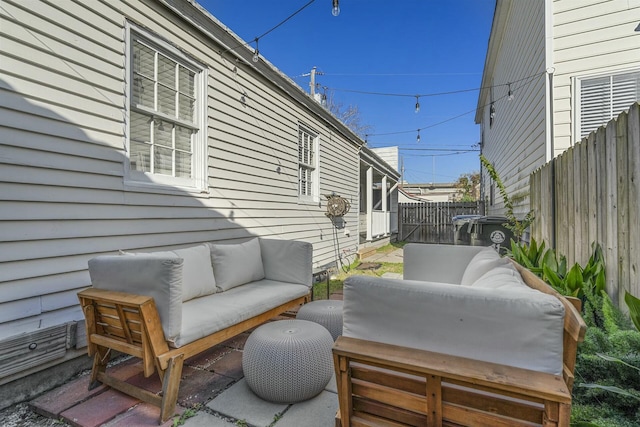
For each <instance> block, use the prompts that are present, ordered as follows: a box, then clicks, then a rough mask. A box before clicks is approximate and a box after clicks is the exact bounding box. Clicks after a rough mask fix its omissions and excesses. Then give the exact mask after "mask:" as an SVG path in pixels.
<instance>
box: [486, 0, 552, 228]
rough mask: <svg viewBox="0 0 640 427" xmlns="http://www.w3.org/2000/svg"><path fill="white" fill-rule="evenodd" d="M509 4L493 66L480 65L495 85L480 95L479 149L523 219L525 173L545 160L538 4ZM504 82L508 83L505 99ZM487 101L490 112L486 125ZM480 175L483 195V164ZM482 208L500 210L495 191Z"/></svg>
mask: <svg viewBox="0 0 640 427" xmlns="http://www.w3.org/2000/svg"><path fill="white" fill-rule="evenodd" d="M509 8H510V10H509V14H508V17H507V21H506V24H505V27H504V33H503V34H500V37H501V41H500V48H499V51H498V54H497V57H496V58H495V62H494V63H493V64H494V65H493V68H492V69H491V70H486V69H485V75H487V74H488V75H490V76H491V79H492V80H491V81H487V84H488V85H491V86H495V87H494V88H493V97H491V94H490V93H489V94H488V95H487V96H486V98H484V104H485V105H483V120H482V121H483V140H484V141H483V142H484V146H483V150H482V152H483V154H484V155H485V157H487V159H488V160H489V161H490V162H491V163H492V164H493V165H494V167H495V169H496V170H497V172H498V174H499V175H500V178H501V179H502V181H503V182H504V184H505V186H506V188H507V191H508V193H509V194H510V195H512V197H515V198H516V203H515V213H516V215H518V216H520V217H523V216H524V215H525V214H526V213H527V212H528V210H529V175H530V173H531V172H533V170H534V169H535V168H537V167H540V165H542V164H543V163H544V158H545V136H544V114H545V106H544V92H545V76H544V74H543V73H544V70H545V62H544V58H545V53H544V2H542V1H537V2H530V1H514V2H510V6H509ZM530 76H533V77H530ZM528 77H530V78H528ZM509 82H514V83H513V84H512V85H511V90H512V91H513V95H514V98H513V100H511V101H509V100H508V99H507V95H508V90H509V87H508V86H507V83H509ZM492 99H493V102H494V106H495V112H496V114H495V119H494V122H493V125H492V126H489V122H490V118H489V114H490V103H491V101H492ZM483 174H484V176H483V182H484V186H485V188H484V194H485V195H486V197H488V196H489V194H490V189H489V188H490V185H491V183H490V178H489V176H488V175H487V174H486V171H484V168H483ZM486 210H487V215H492V214H502V213H503V212H504V205H503V202H502V199H501V198H500V196H499V194H498V191H497V189H496V199H495V203H494V204H493V205H491V204H490V203H487V204H486Z"/></svg>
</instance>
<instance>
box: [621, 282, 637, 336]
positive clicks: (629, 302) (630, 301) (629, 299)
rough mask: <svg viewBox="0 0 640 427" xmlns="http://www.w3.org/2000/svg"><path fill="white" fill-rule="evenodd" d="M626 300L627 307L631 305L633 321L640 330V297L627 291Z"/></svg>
mask: <svg viewBox="0 0 640 427" xmlns="http://www.w3.org/2000/svg"><path fill="white" fill-rule="evenodd" d="M624 302H626V303H627V307H629V317H631V321H632V322H633V324H634V325H636V329H637V330H638V331H640V299H638V298H636V297H634V296H633V295H631V294H630V293H629V292H628V291H625V292H624Z"/></svg>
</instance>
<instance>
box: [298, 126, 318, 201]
mask: <svg viewBox="0 0 640 427" xmlns="http://www.w3.org/2000/svg"><path fill="white" fill-rule="evenodd" d="M301 133H302V134H306V135H308V136H309V137H310V138H311V139H312V148H311V151H312V155H313V159H312V162H311V164H308V163H304V162H302V160H301V159H300V144H301V142H302V141H301ZM297 145H298V201H299V202H302V203H314V204H315V203H318V202H319V201H320V196H319V193H320V179H319V177H320V135H319V134H318V132H316V131H314V130H313V129H312V128H310V127H309V126H306V125H304V124H302V123H298V144H297ZM303 170H310V171H311V188H310V194H306V193H305V192H303V191H302V185H301V183H302V171H303Z"/></svg>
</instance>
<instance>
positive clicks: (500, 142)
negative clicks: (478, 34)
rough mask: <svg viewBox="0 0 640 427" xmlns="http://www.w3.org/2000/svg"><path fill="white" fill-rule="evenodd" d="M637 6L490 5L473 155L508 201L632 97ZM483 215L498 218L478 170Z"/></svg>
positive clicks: (637, 70)
mask: <svg viewBox="0 0 640 427" xmlns="http://www.w3.org/2000/svg"><path fill="white" fill-rule="evenodd" d="M639 19H640V0H611V1H601V0H556V1H552V0H544V1H542V0H539V1H513V0H497V1H496V8H495V14H494V18H493V26H492V28H491V36H490V39H489V46H488V50H487V57H486V60H485V66H484V73H483V76H482V84H481V87H482V88H483V89H482V90H481V92H480V96H479V98H478V109H477V112H476V118H475V121H476V123H479V124H481V128H482V130H481V132H482V136H481V147H482V153H483V154H484V155H485V156H486V157H487V159H488V160H489V161H490V162H491V163H492V164H493V165H494V167H495V169H496V170H497V172H498V174H499V175H500V177H501V179H502V181H503V182H504V184H505V186H506V188H507V192H508V193H509V194H510V196H511V197H512V198H513V200H514V201H515V204H516V214H517V215H520V216H523V215H524V214H525V213H526V212H527V211H528V210H529V175H530V174H531V172H533V171H534V170H535V169H536V168H538V167H540V166H542V165H543V164H545V163H546V162H548V161H549V160H551V159H553V158H554V157H555V156H557V155H558V154H560V153H562V152H563V151H564V150H566V149H567V148H568V147H570V146H572V145H573V144H575V143H576V142H578V141H580V140H581V139H582V138H583V137H584V136H585V135H587V134H588V133H589V132H591V131H592V130H595V129H596V128H598V127H599V126H601V125H604V124H606V123H607V122H608V121H609V120H610V119H612V118H614V117H616V116H617V115H618V114H619V113H620V112H621V111H624V110H626V109H628V108H629V107H630V106H631V104H632V103H633V102H634V101H637V100H638V99H640V32H637V31H635V29H636V27H638V22H639ZM482 182H483V187H482V194H483V199H484V200H485V201H486V208H487V213H488V214H495V213H501V212H503V204H502V199H501V197H500V196H499V193H498V192H497V189H496V188H495V183H493V182H491V180H490V178H489V177H488V175H487V173H486V170H483V175H482Z"/></svg>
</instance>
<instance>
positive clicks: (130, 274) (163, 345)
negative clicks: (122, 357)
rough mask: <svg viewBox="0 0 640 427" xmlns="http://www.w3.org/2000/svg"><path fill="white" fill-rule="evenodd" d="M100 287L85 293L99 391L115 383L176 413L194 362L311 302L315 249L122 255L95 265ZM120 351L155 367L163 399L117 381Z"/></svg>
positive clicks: (228, 247)
mask: <svg viewBox="0 0 640 427" xmlns="http://www.w3.org/2000/svg"><path fill="white" fill-rule="evenodd" d="M89 272H90V275H91V284H92V287H91V288H88V289H86V290H83V291H81V292H79V294H78V297H79V299H80V304H81V306H82V308H83V311H84V315H85V319H86V326H87V341H88V353H89V356H93V357H94V362H93V369H92V372H91V384H92V385H91V386H90V387H94V386H96V385H97V384H98V382H100V383H104V384H106V385H109V386H111V387H113V388H115V389H117V390H120V391H122V392H124V393H127V394H129V395H131V396H133V397H136V398H138V399H140V400H143V401H146V402H149V403H152V404H154V405H156V406H159V407H160V408H161V411H160V422H161V423H162V422H164V421H166V420H167V419H168V418H169V417H171V416H172V415H173V414H174V410H175V405H176V401H177V397H178V388H179V385H180V377H181V373H182V366H183V362H184V360H185V359H187V358H189V357H191V356H194V355H196V354H198V353H200V352H202V351H204V350H206V349H208V348H210V347H212V346H214V345H216V344H219V343H221V342H223V341H225V340H227V339H229V338H232V337H234V336H236V335H238V334H240V333H242V332H244V331H247V330H248V329H251V328H253V327H255V326H258V325H260V324H261V323H264V322H265V321H267V320H269V319H271V318H273V317H274V316H277V315H279V314H282V313H284V312H287V311H289V310H292V309H294V308H296V307H297V306H299V305H301V304H304V303H306V302H307V301H308V300H309V297H310V288H311V280H312V276H311V272H312V246H311V244H309V243H306V242H299V241H286V240H275V239H263V238H254V239H251V240H249V241H246V242H244V243H241V244H207V243H204V244H201V245H197V246H193V247H189V248H184V249H178V250H174V251H162V252H154V253H136V254H129V253H122V254H120V255H104V256H98V257H96V258H94V259H91V260H90V261H89ZM111 350H116V351H119V352H122V353H126V354H130V355H132V356H136V357H139V358H140V359H142V362H143V369H144V375H145V376H146V377H149V376H150V375H152V374H153V373H154V372H155V371H156V370H157V372H158V375H159V376H160V378H161V380H162V395H161V396H158V395H156V394H153V393H150V392H149V391H146V390H144V389H142V388H139V387H136V386H134V385H133V384H130V383H128V382H125V381H122V380H120V379H118V378H115V377H113V376H110V375H109V374H108V373H107V370H106V366H107V362H108V361H109V358H110V356H111Z"/></svg>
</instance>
